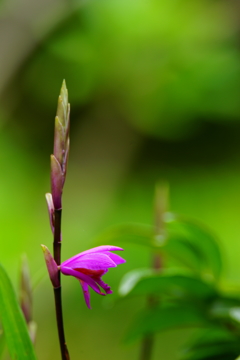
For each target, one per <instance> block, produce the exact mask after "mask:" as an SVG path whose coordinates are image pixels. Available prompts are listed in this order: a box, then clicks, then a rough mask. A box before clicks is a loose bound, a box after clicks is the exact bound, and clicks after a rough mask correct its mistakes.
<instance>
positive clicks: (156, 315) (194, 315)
mask: <svg viewBox="0 0 240 360" xmlns="http://www.w3.org/2000/svg"><path fill="white" fill-rule="evenodd" d="M207 324H208V321H207V320H206V317H205V315H204V314H203V313H202V312H201V311H200V310H198V309H196V308H195V307H193V306H191V305H185V306H184V305H183V306H179V307H177V306H176V307H174V306H171V307H165V308H164V307H163V308H154V309H150V310H144V311H142V313H141V314H140V316H139V317H138V318H137V319H136V320H135V322H134V323H133V325H132V327H131V329H130V330H129V332H128V333H127V336H126V341H128V342H129V341H132V340H135V339H137V338H139V337H142V336H145V335H147V334H151V333H156V332H159V331H164V330H167V329H170V328H174V327H189V326H190V327H195V326H204V325H207Z"/></svg>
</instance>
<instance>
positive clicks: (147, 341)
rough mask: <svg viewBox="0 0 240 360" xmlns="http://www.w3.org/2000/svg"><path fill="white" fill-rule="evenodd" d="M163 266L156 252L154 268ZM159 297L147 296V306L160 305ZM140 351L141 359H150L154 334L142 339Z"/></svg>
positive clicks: (153, 262)
mask: <svg viewBox="0 0 240 360" xmlns="http://www.w3.org/2000/svg"><path fill="white" fill-rule="evenodd" d="M161 267H162V258H161V256H160V255H159V254H154V255H153V258H152V268H153V269H155V270H160V269H161ZM158 304H159V298H158V296H149V297H148V298H147V306H148V308H149V309H153V308H154V307H156V306H158ZM141 345H142V346H141V351H140V360H150V359H151V358H152V353H153V346H154V335H153V334H146V335H145V336H144V338H143V339H142V344H141Z"/></svg>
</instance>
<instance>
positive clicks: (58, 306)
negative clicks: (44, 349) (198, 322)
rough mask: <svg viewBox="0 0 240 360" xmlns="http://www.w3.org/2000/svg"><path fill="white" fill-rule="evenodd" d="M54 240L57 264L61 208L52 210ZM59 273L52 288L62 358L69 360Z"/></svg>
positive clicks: (59, 250)
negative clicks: (57, 283) (56, 285)
mask: <svg viewBox="0 0 240 360" xmlns="http://www.w3.org/2000/svg"><path fill="white" fill-rule="evenodd" d="M54 215H55V217H54V242H53V254H54V260H55V261H56V263H57V265H60V264H61V218H62V209H56V210H55V212H54ZM60 275H61V273H60V271H59V273H58V278H59V284H60V286H59V287H58V288H54V298H55V308H56V319H57V327H58V337H59V343H60V349H61V355H62V360H70V357H69V353H68V349H67V345H66V341H65V334H64V325H63V313H62V293H61V290H62V289H61V276H60Z"/></svg>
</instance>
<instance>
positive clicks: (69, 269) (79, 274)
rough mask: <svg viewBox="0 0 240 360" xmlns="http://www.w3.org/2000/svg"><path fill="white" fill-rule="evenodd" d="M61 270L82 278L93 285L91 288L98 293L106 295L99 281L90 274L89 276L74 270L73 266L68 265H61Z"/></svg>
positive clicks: (79, 278) (66, 273)
mask: <svg viewBox="0 0 240 360" xmlns="http://www.w3.org/2000/svg"><path fill="white" fill-rule="evenodd" d="M60 270H61V272H62V273H63V274H64V275H71V276H74V277H75V278H77V279H78V280H82V281H84V282H85V283H87V284H88V285H89V286H91V288H92V289H93V290H94V291H96V293H98V294H100V295H105V294H104V293H102V292H101V290H100V288H99V286H98V285H97V283H96V282H95V281H94V280H93V279H91V278H90V276H87V275H85V274H83V273H81V272H79V271H76V270H73V269H71V268H68V267H66V266H62V265H61V266H60Z"/></svg>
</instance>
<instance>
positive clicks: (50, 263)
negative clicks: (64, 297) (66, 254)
mask: <svg viewBox="0 0 240 360" xmlns="http://www.w3.org/2000/svg"><path fill="white" fill-rule="evenodd" d="M41 247H42V251H43V255H44V258H45V261H46V265H47V269H48V273H49V277H50V280H51V282H52V284H53V287H54V288H58V287H60V282H59V277H58V272H59V270H58V266H57V263H56V261H55V260H54V258H53V257H52V254H51V253H50V251H49V250H48V248H47V247H46V246H45V245H41Z"/></svg>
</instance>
